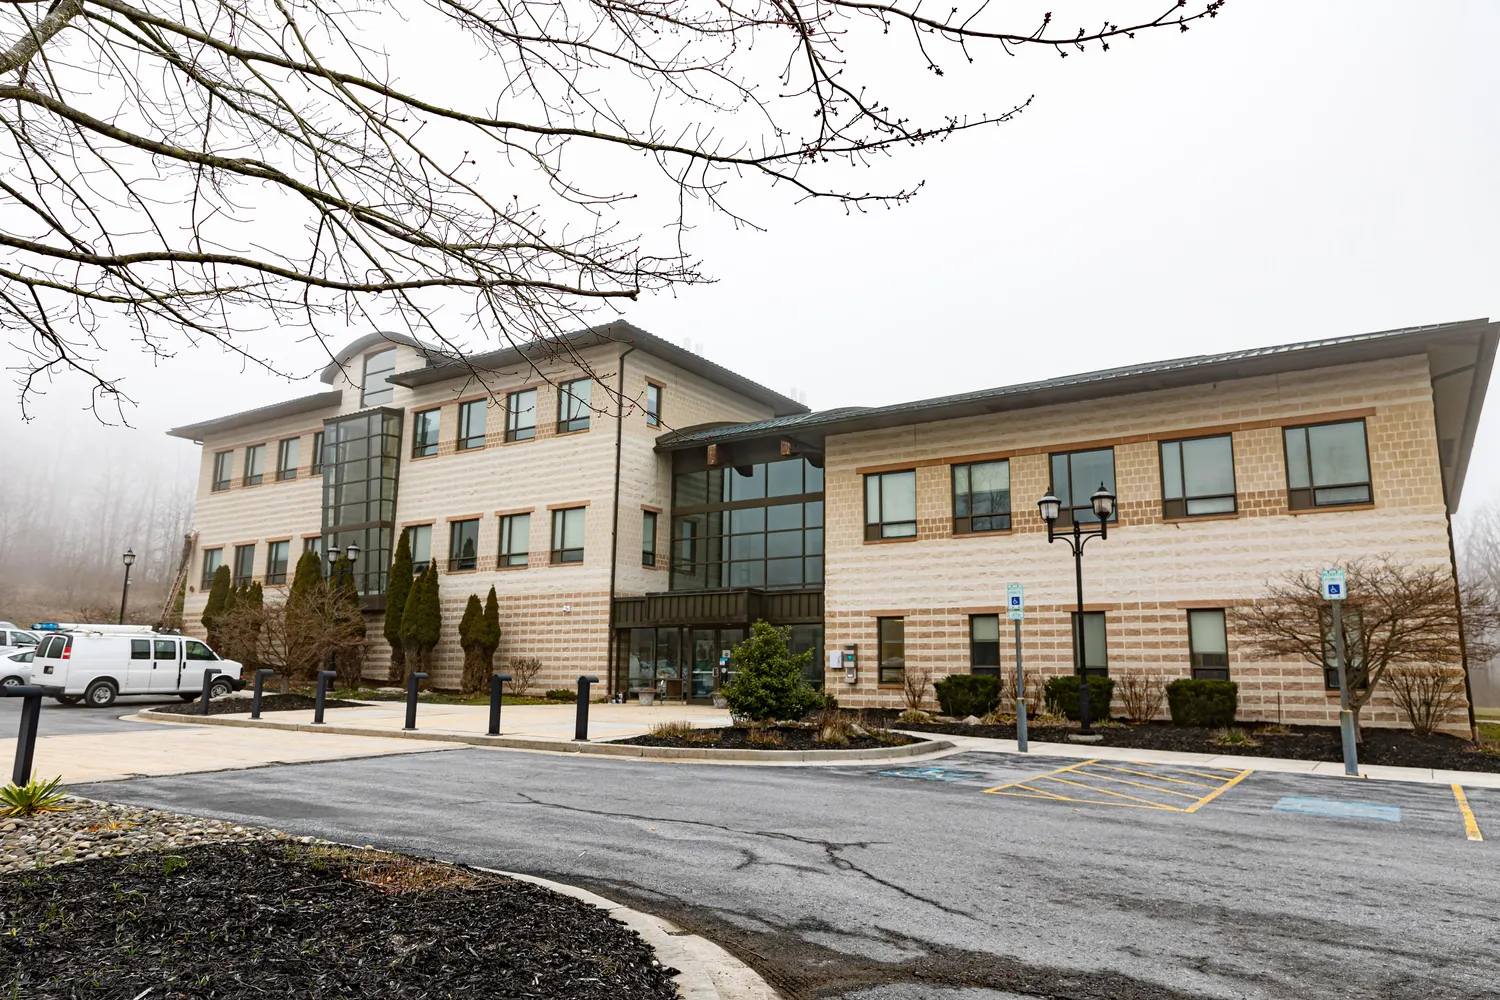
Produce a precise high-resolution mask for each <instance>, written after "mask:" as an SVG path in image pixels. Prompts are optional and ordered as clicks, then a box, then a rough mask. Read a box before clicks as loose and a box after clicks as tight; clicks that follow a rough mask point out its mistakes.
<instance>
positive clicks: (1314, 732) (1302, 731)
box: [867, 712, 1500, 772]
mask: <svg viewBox="0 0 1500 1000" xmlns="http://www.w3.org/2000/svg"><path fill="white" fill-rule="evenodd" d="M888 714H889V716H890V719H891V720H894V718H895V715H896V713H894V712H890V713H888ZM867 715H874V712H868V713H867ZM883 724H885V725H899V726H900V727H901V728H902V729H903V730H908V731H914V732H924V733H943V734H947V735H954V736H981V737H985V738H988V739H1001V740H1013V739H1015V738H1016V727H1015V723H1003V724H1001V725H993V726H991V725H983V724H981V725H966V724H965V723H962V722H930V723H912V724H906V723H896V722H894V721H886V722H884V723H883ZM1265 728H1266V724H1264V723H1247V724H1245V725H1242V726H1238V727H1236V731H1237V732H1239V733H1242V734H1244V736H1245V737H1247V738H1248V739H1249V740H1250V742H1248V743H1239V742H1230V741H1226V740H1223V730H1219V729H1205V728H1199V727H1195V726H1174V725H1171V724H1170V723H1164V722H1148V723H1146V724H1144V725H1139V726H1136V725H1126V724H1121V723H1109V724H1108V725H1105V726H1099V725H1097V724H1096V725H1095V727H1094V732H1095V733H1097V734H1098V735H1099V736H1101V737H1103V739H1101V740H1100V742H1099V743H1097V744H1094V745H1095V746H1108V747H1130V748H1133V749H1140V750H1171V751H1178V752H1183V753H1207V754H1233V755H1235V756H1238V757H1285V758H1290V759H1292V760H1317V761H1341V760H1343V759H1344V751H1343V742H1342V740H1341V738H1340V735H1339V730H1338V727H1336V726H1284V727H1281V728H1282V729H1285V730H1286V732H1285V733H1284V734H1282V733H1277V732H1275V731H1272V732H1265V731H1264V730H1265ZM1077 732H1078V726H1077V725H1076V724H1073V725H1056V724H1050V725H1038V724H1037V723H1035V722H1031V723H1029V724H1028V725H1027V727H1026V733H1027V736H1028V737H1029V738H1030V739H1031V740H1034V741H1036V742H1041V743H1066V742H1067V741H1068V737H1069V736H1070V735H1073V734H1076V733H1077ZM1363 735H1364V742H1363V743H1361V744H1360V745H1359V760H1360V763H1362V764H1384V765H1392V766H1396V767H1428V768H1441V769H1444V770H1450V771H1493V772H1500V751H1496V750H1489V751H1485V750H1479V749H1476V748H1475V746H1474V744H1473V743H1470V742H1469V741H1468V740H1463V739H1459V738H1457V737H1454V736H1446V735H1443V734H1434V735H1432V736H1428V737H1421V736H1415V735H1413V734H1412V733H1411V732H1410V731H1409V730H1405V729H1375V728H1373V727H1366V728H1365V730H1364V733H1363Z"/></svg>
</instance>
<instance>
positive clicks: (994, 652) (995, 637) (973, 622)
mask: <svg viewBox="0 0 1500 1000" xmlns="http://www.w3.org/2000/svg"><path fill="white" fill-rule="evenodd" d="M969 673H971V674H980V675H983V676H987V677H999V676H1000V616H999V615H972V616H970V618H969Z"/></svg>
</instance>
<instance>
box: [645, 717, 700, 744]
mask: <svg viewBox="0 0 1500 1000" xmlns="http://www.w3.org/2000/svg"><path fill="white" fill-rule="evenodd" d="M646 733H647V735H648V736H655V737H658V738H659V739H664V740H690V739H692V738H693V724H692V723H691V722H684V721H683V720H681V719H674V720H673V721H671V722H653V723H652V724H651V728H650V729H648V730H647V731H646Z"/></svg>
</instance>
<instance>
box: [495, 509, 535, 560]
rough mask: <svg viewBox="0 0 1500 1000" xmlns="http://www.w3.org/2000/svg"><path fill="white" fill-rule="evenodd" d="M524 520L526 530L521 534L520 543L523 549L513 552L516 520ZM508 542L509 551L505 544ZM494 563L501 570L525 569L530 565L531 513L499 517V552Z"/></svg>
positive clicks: (522, 512) (524, 512)
mask: <svg viewBox="0 0 1500 1000" xmlns="http://www.w3.org/2000/svg"><path fill="white" fill-rule="evenodd" d="M521 517H524V518H525V519H526V530H525V531H524V532H521V541H522V542H524V543H525V544H524V548H523V549H522V550H521V551H520V552H517V551H515V542H516V519H517V518H521ZM507 542H509V543H510V545H509V549H507V545H506V543H507ZM496 563H497V564H498V565H499V567H500V568H501V569H525V568H526V567H527V566H529V565H531V511H529V510H527V511H517V512H516V513H514V514H501V515H500V550H499V552H498V554H497V556H496Z"/></svg>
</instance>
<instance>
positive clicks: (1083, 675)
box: [1036, 482, 1115, 743]
mask: <svg viewBox="0 0 1500 1000" xmlns="http://www.w3.org/2000/svg"><path fill="white" fill-rule="evenodd" d="M1089 503H1090V505H1091V506H1092V507H1093V509H1094V516H1095V517H1097V518H1098V519H1099V527H1097V528H1090V529H1088V530H1087V531H1085V530H1084V529H1083V527H1082V526H1081V525H1080V524H1079V523H1078V518H1076V517H1071V516H1070V517H1069V518H1068V519H1069V520H1070V521H1072V522H1073V533H1072V535H1071V536H1069V535H1059V534H1057V532H1056V527H1057V519H1058V518H1059V517H1060V516H1061V515H1062V501H1061V500H1059V499H1058V498H1057V497H1056V496H1055V495H1054V494H1053V492H1052V488H1051V487H1050V486H1049V487H1047V493H1046V495H1045V496H1043V497H1042V498H1041V499H1040V500H1038V501H1037V502H1036V509H1037V513H1038V514H1040V515H1041V518H1042V520H1043V521H1045V522H1046V524H1047V542H1048V544H1051V543H1052V542H1055V541H1057V540H1058V539H1059V538H1061V539H1062V540H1063V541H1065V542H1067V543H1068V548H1069V549H1071V550H1072V552H1073V579H1074V582H1075V583H1076V584H1077V587H1078V612H1077V617H1076V618H1075V620H1074V626H1073V627H1074V638H1073V648H1074V650H1075V651H1076V652H1075V654H1074V657H1075V659H1076V661H1077V671H1078V723H1079V726H1078V737H1077V738H1078V739H1079V740H1082V741H1086V742H1090V743H1092V742H1094V741H1096V740H1098V739H1099V737H1098V736H1096V735H1095V734H1094V731H1093V729H1091V728H1090V727H1089V721H1090V720H1089V677H1088V658H1087V657H1086V656H1085V648H1084V631H1085V630H1084V626H1083V547H1084V545H1085V544H1086V543H1087V542H1088V540H1089V539H1090V538H1108V537H1109V519H1110V518H1111V517H1114V515H1115V495H1114V494H1113V493H1111V492H1110V491H1109V490H1108V489H1106V488H1105V486H1104V484H1103V483H1102V482H1101V483H1100V484H1099V488H1098V489H1097V490H1095V491H1094V495H1093V496H1091V497H1089ZM1105 711H1106V712H1108V711H1109V706H1107V705H1106V706H1105Z"/></svg>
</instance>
